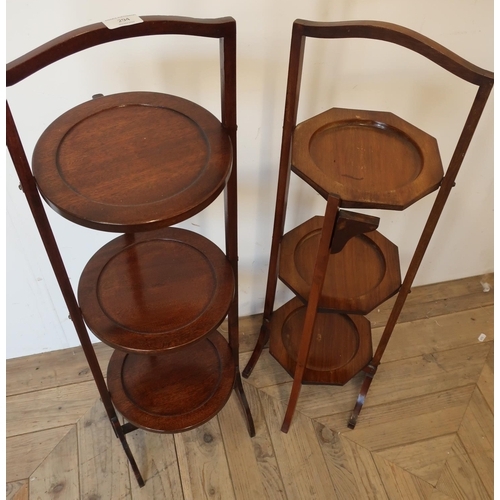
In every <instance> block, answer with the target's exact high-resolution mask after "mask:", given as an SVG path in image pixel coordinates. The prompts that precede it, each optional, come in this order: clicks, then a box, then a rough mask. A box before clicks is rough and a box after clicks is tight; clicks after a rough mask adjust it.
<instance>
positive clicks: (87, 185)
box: [33, 92, 232, 233]
mask: <svg viewBox="0 0 500 500" xmlns="http://www.w3.org/2000/svg"><path fill="white" fill-rule="evenodd" d="M231 166H232V147H231V141H230V139H229V136H228V134H227V132H226V131H225V130H224V129H223V128H222V125H221V123H220V122H219V120H218V119H217V118H216V117H215V116H213V115H212V114H211V113H209V112H208V111H207V110H205V109H204V108H202V107H200V106H198V105H197V104H195V103H193V102H190V101H187V100H185V99H182V98H180V97H175V96H171V95H166V94H159V93H153V92H127V93H123V94H114V95H110V96H106V97H100V98H97V99H94V100H92V101H88V102H86V103H83V104H81V105H79V106H77V107H75V108H73V109H71V110H70V111H67V112H66V113H64V114H63V115H62V116H60V117H59V118H57V119H56V120H55V121H54V122H53V123H52V124H51V125H50V126H49V127H48V128H47V129H46V130H45V132H44V133H43V134H42V136H41V137H40V139H39V140H38V143H37V144H36V147H35V150H34V153H33V173H34V176H35V178H36V181H37V184H38V187H39V189H40V192H41V194H42V196H43V197H44V198H45V200H46V201H47V202H48V203H49V205H50V206H51V207H52V208H53V209H54V210H55V211H56V212H58V213H60V214H61V215H63V216H64V217H66V218H67V219H69V220H71V221H73V222H76V223H77V224H81V225H83V226H87V227H91V228H94V229H100V230H104V231H116V232H124V233H125V232H137V231H142V230H150V229H157V228H160V227H165V226H168V225H172V224H175V223H177V222H180V221H181V220H184V219H187V218H188V217H190V216H192V215H194V214H196V213H198V212H199V211H201V210H202V209H203V208H205V207H206V206H208V205H209V204H210V203H211V202H212V201H213V200H214V199H215V198H216V197H217V196H218V195H219V194H220V192H221V191H222V189H223V188H224V186H225V183H226V181H227V178H228V176H229V174H230V171H231Z"/></svg>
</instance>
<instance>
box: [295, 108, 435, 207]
mask: <svg viewBox="0 0 500 500" xmlns="http://www.w3.org/2000/svg"><path fill="white" fill-rule="evenodd" d="M292 144H293V146H292V169H293V171H294V172H295V173H296V174H297V175H299V176H300V177H302V178H303V179H304V180H305V181H306V182H308V183H309V184H311V185H312V186H313V187H314V188H315V189H316V190H317V191H318V192H320V193H322V194H323V196H324V197H325V198H326V196H327V195H328V193H335V194H336V195H338V196H339V197H340V198H341V200H342V202H341V206H344V207H364V208H386V209H394V210H403V209H404V208H406V207H408V206H409V205H411V204H412V203H414V202H415V201H417V200H419V199H420V198H422V197H423V196H425V195H427V194H429V193H430V192H432V191H434V190H436V189H437V188H438V187H439V184H440V182H441V179H442V178H443V166H442V164H441V157H440V155H439V150H438V146H437V142H436V139H434V138H433V137H431V136H430V135H428V134H426V133H425V132H423V131H422V130H420V129H418V128H416V127H414V126H413V125H411V124H409V123H408V122H406V121H404V120H402V119H401V118H399V117H397V116H396V115H394V114H392V113H385V112H378V111H361V110H354V109H339V108H332V109H330V110H328V111H325V112H324V113H321V114H319V115H317V116H315V117H313V118H310V119H309V120H306V121H304V122H302V123H300V124H299V125H297V127H296V129H295V131H294V134H293V143H292Z"/></svg>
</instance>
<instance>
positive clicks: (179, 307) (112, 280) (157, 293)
mask: <svg viewBox="0 0 500 500" xmlns="http://www.w3.org/2000/svg"><path fill="white" fill-rule="evenodd" d="M233 296H234V276H233V271H232V268H231V265H230V264H229V262H228V260H227V258H226V256H225V255H224V253H223V252H222V251H221V250H220V249H219V248H218V247H217V246H216V245H215V244H214V243H212V242H211V241H210V240H208V239H206V238H204V237H203V236H200V235H198V234H196V233H192V232H190V231H186V230H185V229H180V228H164V229H160V230H158V231H148V232H144V233H138V234H136V235H133V236H132V235H124V236H119V237H118V238H115V239H114V240H112V241H110V242H109V243H107V244H106V245H105V246H103V247H102V248H101V249H100V250H99V251H98V252H97V253H96V254H95V255H94V256H93V257H92V258H91V259H90V261H89V262H88V264H87V266H86V267H85V269H84V270H83V272H82V276H81V278H80V283H79V286H78V299H79V302H80V307H81V309H82V314H83V317H84V318H85V321H86V323H87V325H88V326H89V328H90V329H91V330H92V332H94V333H95V335H96V336H97V337H99V338H100V339H101V340H102V341H103V342H105V343H107V344H108V345H110V346H112V347H115V348H116V349H120V350H124V351H128V352H135V353H145V354H147V353H151V354H152V353H154V352H158V353H159V352H162V351H167V350H172V349H179V348H184V347H187V346H189V345H190V344H192V343H194V342H196V341H198V340H200V339H201V338H203V337H204V336H205V335H207V334H209V333H210V332H212V331H214V330H215V329H216V328H217V327H218V326H219V325H220V324H221V323H222V321H223V320H224V318H225V317H226V314H227V312H228V310H229V307H230V304H231V302H232V300H233Z"/></svg>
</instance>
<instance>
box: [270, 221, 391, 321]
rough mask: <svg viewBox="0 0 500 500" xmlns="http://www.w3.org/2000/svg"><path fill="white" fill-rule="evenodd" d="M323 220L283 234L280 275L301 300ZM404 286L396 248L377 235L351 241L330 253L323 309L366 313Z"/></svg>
mask: <svg viewBox="0 0 500 500" xmlns="http://www.w3.org/2000/svg"><path fill="white" fill-rule="evenodd" d="M323 221H324V217H321V216H317V217H313V218H312V219H309V220H308V221H306V222H304V223H303V224H301V225H300V226H298V227H296V228H295V229H293V230H292V231H290V232H289V233H287V234H285V236H284V237H283V241H282V244H281V252H280V265H279V275H280V279H281V280H282V281H283V282H284V283H285V284H286V285H287V286H288V287H289V288H291V289H292V290H293V291H294V292H295V294H296V295H298V296H300V297H301V298H302V299H303V301H307V300H308V297H309V292H310V289H311V282H312V276H313V271H314V263H315V261H316V255H317V252H318V245H319V240H320V237H321V230H322V227H323ZM400 286H401V271H400V265H399V255H398V247H397V246H396V245H394V243H392V242H391V241H389V240H388V239H387V238H385V237H384V236H383V235H382V234H380V233H379V232H378V231H371V232H369V233H366V234H359V235H357V236H355V237H353V238H351V239H350V240H349V241H348V242H347V244H346V245H345V246H344V248H343V249H342V250H341V251H340V252H338V253H334V254H330V257H329V261H328V267H327V271H326V275H325V281H324V285H323V290H322V295H321V297H320V300H319V308H320V309H331V310H336V311H342V312H348V313H356V314H368V313H369V312H370V311H371V310H373V309H374V308H375V307H377V306H378V305H379V304H381V303H382V302H384V301H385V300H387V299H388V298H389V297H391V296H392V295H394V294H395V293H396V292H397V291H398V290H399V287H400Z"/></svg>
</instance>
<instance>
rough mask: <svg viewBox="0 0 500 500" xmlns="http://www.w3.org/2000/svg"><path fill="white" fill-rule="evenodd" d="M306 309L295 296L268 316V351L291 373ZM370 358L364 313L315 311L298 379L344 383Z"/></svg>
mask: <svg viewBox="0 0 500 500" xmlns="http://www.w3.org/2000/svg"><path fill="white" fill-rule="evenodd" d="M306 310H307V306H306V305H304V304H303V303H302V302H301V301H300V300H299V299H297V298H295V299H292V300H291V301H290V302H287V303H286V304H285V305H284V306H282V307H280V308H279V309H277V310H276V311H275V312H274V313H273V316H272V319H271V325H270V329H271V340H270V343H269V352H270V353H271V354H272V355H273V356H274V357H275V358H276V360H277V361H278V362H279V363H280V364H281V366H283V368H285V370H286V371H287V372H288V373H289V374H290V375H291V376H292V377H293V375H294V372H295V366H296V363H297V355H298V352H299V347H300V340H301V337H302V328H303V326H304V319H305V316H306ZM371 358H372V340H371V327H370V322H369V321H368V320H367V319H366V318H365V317H363V316H357V315H350V314H340V313H334V312H319V311H318V313H317V316H316V322H315V326H314V331H313V335H312V340H311V348H310V350H309V357H308V359H307V364H306V369H305V372H304V378H303V381H302V382H303V383H304V384H307V383H309V384H333V385H344V384H345V383H346V382H348V381H349V380H350V379H351V378H352V377H353V376H354V375H356V373H358V372H359V371H361V370H362V369H363V368H364V367H365V366H366V365H367V364H368V363H369V362H370V360H371Z"/></svg>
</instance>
